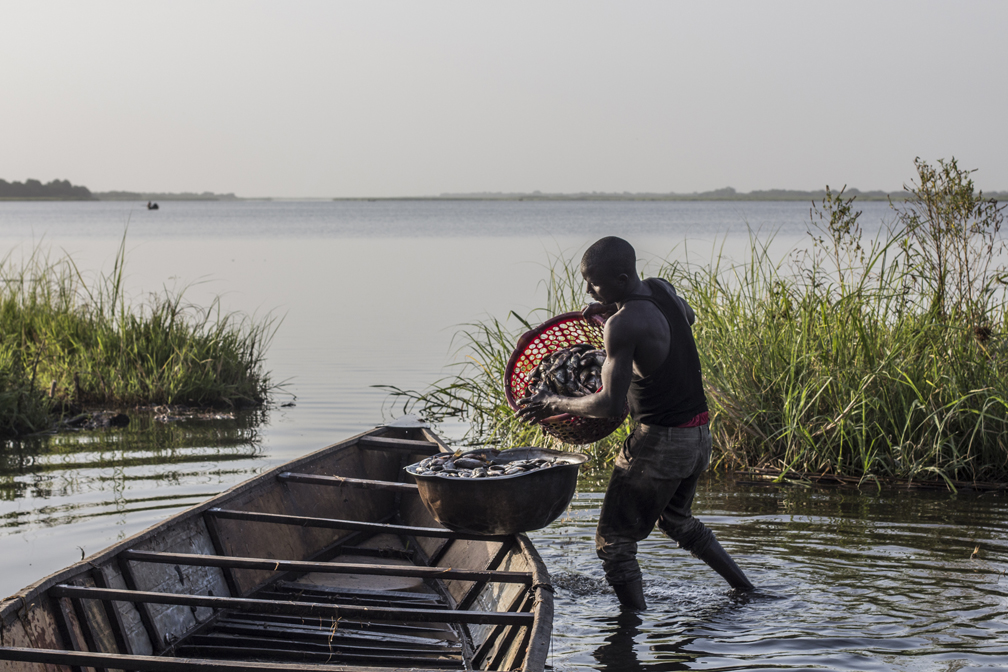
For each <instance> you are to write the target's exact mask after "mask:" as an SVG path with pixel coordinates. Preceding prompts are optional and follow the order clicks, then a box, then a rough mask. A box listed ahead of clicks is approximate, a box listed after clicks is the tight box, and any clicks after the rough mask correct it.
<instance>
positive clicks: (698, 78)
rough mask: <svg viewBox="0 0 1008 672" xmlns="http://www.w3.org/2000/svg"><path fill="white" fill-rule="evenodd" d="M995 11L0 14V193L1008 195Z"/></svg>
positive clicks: (999, 28) (672, 7) (1007, 46)
mask: <svg viewBox="0 0 1008 672" xmlns="http://www.w3.org/2000/svg"><path fill="white" fill-rule="evenodd" d="M1006 26H1008V3H1005V2H956V3H953V2H942V3H938V2H922V1H916V2H874V1H873V2H853V1H847V2H842V3H841V2H833V3H825V2H804V1H803V2H690V3H684V2H630V3H627V2H585V1H577V2H516V1H514V0H511V1H509V2H497V3H487V2H433V1H425V2H383V1H377V0H368V1H366V2H307V1H306V2H270V3H263V2H258V3H257V2H207V1H205V0H201V1H200V2H181V1H179V0H173V1H172V2H160V3H138V2H97V1H94V2H36V1H32V2H25V3H14V2H4V3H3V4H2V5H0V178H4V179H7V180H19V181H20V180H24V179H25V178H28V177H33V178H37V179H41V180H43V181H48V180H52V179H56V178H60V179H69V180H71V181H72V182H74V183H75V184H84V185H85V186H87V187H89V188H90V189H92V190H95V191H104V190H112V189H126V190H134V191H204V190H209V191H216V192H235V193H237V194H238V195H240V196H288V197H296V196H397V195H430V194H439V193H442V192H474V191H532V190H537V189H538V190H541V191H549V192H577V191H659V192H665V191H677V192H689V191H702V190H708V189H715V188H719V187H724V186H733V187H735V188H736V189H739V190H740V191H749V190H752V189H769V188H792V189H816V188H821V187H822V186H823V185H825V184H827V183H828V184H830V185H831V186H840V185H842V184H844V183H846V184H848V185H850V186H853V187H858V188H860V189H898V188H900V187H901V186H902V184H903V183H904V182H907V181H909V180H910V179H911V178H912V177H913V174H914V173H913V159H914V157H915V156H921V157H922V158H925V159H927V160H929V161H934V160H936V159H938V158H948V157H951V156H955V157H956V158H958V159H959V162H960V165H962V166H964V167H969V168H977V169H979V172H978V173H977V174H976V176H975V179H976V181H977V183H978V184H979V185H980V186H981V187H982V188H984V189H987V190H1002V189H1008V131H1006V123H1005V117H1006V116H1008V115H1006V107H1008V105H1006V103H1008V77H1006V74H1008V39H1006V37H1005V29H1006Z"/></svg>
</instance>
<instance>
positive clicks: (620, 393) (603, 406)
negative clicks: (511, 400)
mask: <svg viewBox="0 0 1008 672" xmlns="http://www.w3.org/2000/svg"><path fill="white" fill-rule="evenodd" d="M627 318H628V316H627V315H626V314H624V313H623V312H622V311H621V312H618V313H616V314H615V315H613V316H612V317H611V318H609V320H607V321H606V325H605V350H606V360H605V364H603V365H602V389H601V390H600V391H599V392H596V393H595V394H590V395H588V396H585V397H562V396H560V395H556V394H552V393H548V392H541V393H539V394H537V395H536V396H534V397H533V398H532V399H531V400H530V402H529V403H528V404H526V405H525V406H524V407H522V408H521V409H520V410H519V411H518V415H519V416H520V417H521V418H522V419H523V420H525V421H526V422H535V421H537V420H541V419H543V418H546V417H549V416H552V415H558V414H560V413H570V414H572V415H579V416H581V417H586V418H613V417H617V416H619V415H622V413H623V406H624V404H625V403H626V395H627V391H628V390H629V389H630V381H631V380H632V378H633V360H634V351H635V349H636V342H637V333H636V329H635V328H634V326H635V325H634V323H633V320H632V319H627Z"/></svg>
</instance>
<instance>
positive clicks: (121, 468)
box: [0, 412, 266, 528]
mask: <svg viewBox="0 0 1008 672" xmlns="http://www.w3.org/2000/svg"><path fill="white" fill-rule="evenodd" d="M265 419H266V417H265V413H264V412H249V413H244V414H238V415H236V416H235V417H234V418H233V419H226V420H200V419H190V420H184V421H180V422H173V423H163V422H158V421H156V420H154V418H153V416H152V415H148V414H135V415H134V416H133V417H132V421H131V423H130V426H129V427H128V428H124V429H99V430H89V431H80V432H65V433H60V434H55V435H44V436H36V437H31V438H27V439H22V440H9V441H6V442H4V444H3V445H2V450H0V527H2V528H17V527H22V526H30V525H42V526H46V527H52V526H58V525H67V524H71V523H76V522H79V521H81V520H83V519H86V518H90V517H94V516H103V515H113V514H118V515H120V516H125V515H126V514H127V513H135V512H138V511H148V510H158V509H164V508H180V507H184V506H189V505H191V504H193V503H196V502H198V501H200V500H202V499H205V498H206V497H209V496H211V495H213V494H215V493H216V492H217V491H218V490H219V489H220V488H219V487H215V486H219V485H220V484H230V483H231V482H233V481H234V480H236V476H237V477H247V476H248V475H250V472H254V467H253V469H250V464H249V462H255V461H258V460H260V458H261V457H262V454H263V450H262V446H261V440H260V436H259V428H260V426H261V425H262V424H263V422H264V420H265Z"/></svg>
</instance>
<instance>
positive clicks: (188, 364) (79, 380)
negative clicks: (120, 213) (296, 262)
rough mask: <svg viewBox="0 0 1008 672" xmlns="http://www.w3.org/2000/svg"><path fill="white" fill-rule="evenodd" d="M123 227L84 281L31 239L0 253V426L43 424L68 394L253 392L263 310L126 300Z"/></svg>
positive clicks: (266, 384)
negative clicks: (110, 261) (24, 252)
mask: <svg viewBox="0 0 1008 672" xmlns="http://www.w3.org/2000/svg"><path fill="white" fill-rule="evenodd" d="M124 264H125V238H124V240H123V242H122V244H121V245H120V248H119V251H118V253H117V255H116V259H115V263H114V267H113V270H112V272H111V273H110V274H107V275H100V276H98V277H97V278H95V279H94V280H92V281H85V279H84V278H83V276H82V275H81V273H80V272H79V270H78V269H77V267H76V265H75V264H74V262H73V260H72V259H71V258H69V257H62V258H59V259H57V260H55V261H54V260H52V259H50V257H49V254H48V253H47V252H45V251H44V250H43V249H41V248H40V247H36V248H35V249H34V250H33V251H32V252H31V254H30V256H29V257H28V258H27V259H26V260H24V261H21V262H20V263H16V262H15V261H14V260H13V259H12V258H11V256H10V255H8V256H7V257H6V258H4V259H3V260H2V261H0V434H6V435H14V434H21V433H26V432H32V431H38V430H41V429H45V428H47V427H48V426H49V425H50V424H51V422H52V419H53V414H54V413H58V412H59V411H60V410H61V409H64V408H67V407H69V406H77V407H102V408H124V407H131V406H138V405H140V406H149V405H158V404H172V405H174V404H182V405H188V406H208V407H230V408H238V407H248V406H258V405H261V404H263V403H264V402H265V401H266V400H267V397H268V393H269V391H270V389H271V383H270V379H269V375H268V373H267V372H266V371H265V370H264V356H265V350H266V348H267V346H268V345H269V342H270V339H271V337H272V335H273V333H274V330H275V327H274V321H273V320H272V318H269V317H267V318H265V319H262V320H259V321H255V320H253V319H252V318H249V317H247V316H242V315H238V314H230V313H225V312H223V311H222V310H221V307H220V303H219V300H214V301H213V303H212V305H210V306H209V307H205V308H201V307H197V306H192V305H190V304H188V303H186V302H185V301H184V292H181V291H180V292H172V291H169V290H164V292H163V293H161V294H152V295H150V296H149V298H148V299H147V300H146V301H145V302H143V303H141V304H139V305H131V304H130V302H129V301H128V299H127V297H126V294H125V291H124V289H123V271H124Z"/></svg>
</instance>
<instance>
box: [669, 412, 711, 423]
mask: <svg viewBox="0 0 1008 672" xmlns="http://www.w3.org/2000/svg"><path fill="white" fill-rule="evenodd" d="M708 422H710V415H709V414H708V413H707V411H704V412H703V413H697V414H696V415H694V416H693V419H692V420H690V421H689V422H687V423H683V424H681V425H676V427H699V426H700V425H706V424H707V423H708Z"/></svg>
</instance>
